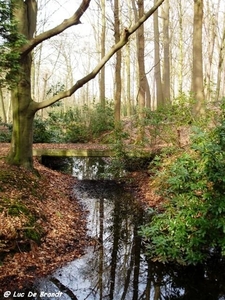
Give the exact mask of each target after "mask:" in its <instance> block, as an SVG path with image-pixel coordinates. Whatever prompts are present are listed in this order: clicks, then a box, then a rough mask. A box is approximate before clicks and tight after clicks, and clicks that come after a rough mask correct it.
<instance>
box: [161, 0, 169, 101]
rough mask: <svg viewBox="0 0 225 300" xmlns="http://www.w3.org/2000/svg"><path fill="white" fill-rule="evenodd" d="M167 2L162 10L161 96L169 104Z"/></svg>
mask: <svg viewBox="0 0 225 300" xmlns="http://www.w3.org/2000/svg"><path fill="white" fill-rule="evenodd" d="M169 10H170V6H169V0H165V2H164V6H163V9H162V18H163V54H164V60H163V94H164V99H165V103H170V38H169Z"/></svg>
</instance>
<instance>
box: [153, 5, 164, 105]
mask: <svg viewBox="0 0 225 300" xmlns="http://www.w3.org/2000/svg"><path fill="white" fill-rule="evenodd" d="M156 2H157V1H156V0H154V3H156ZM153 22H154V60H155V84H156V103H157V107H160V106H163V105H164V96H163V89H162V76H161V60H160V41H159V16H158V10H156V11H155V12H154V14H153Z"/></svg>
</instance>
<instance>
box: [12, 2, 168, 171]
mask: <svg viewBox="0 0 225 300" xmlns="http://www.w3.org/2000/svg"><path fill="white" fill-rule="evenodd" d="M31 2H32V4H33V2H34V1H33V0H32V1H31V0H26V1H24V0H12V1H11V10H12V11H11V14H12V20H13V22H14V23H15V24H16V25H15V28H16V33H17V35H18V36H20V37H21V36H22V37H24V38H25V39H22V41H23V44H22V46H21V45H20V44H19V45H18V43H15V44H14V47H12V48H11V53H18V58H17V63H18V66H19V72H18V75H17V77H16V82H15V83H14V85H13V86H12V96H11V101H12V111H13V133H12V139H11V148H10V152H9V155H8V162H9V163H11V164H14V165H19V166H24V167H26V168H28V169H33V160H32V143H33V120H34V116H35V113H36V112H37V111H38V110H40V109H44V108H46V107H48V106H50V105H52V104H54V103H56V102H57V101H59V100H61V99H64V98H66V97H69V96H71V95H72V94H74V93H75V92H76V91H77V90H78V89H79V88H81V87H82V86H83V85H85V84H86V83H87V82H88V81H90V80H92V79H93V78H94V77H95V76H96V75H97V74H98V73H99V71H100V70H101V69H102V68H103V67H104V65H105V64H106V62H107V61H108V60H109V59H110V58H111V57H112V56H113V55H114V54H115V53H116V52H117V51H119V50H120V49H121V48H122V47H123V46H124V45H125V44H126V43H127V42H128V39H129V36H130V35H131V34H132V33H134V32H135V31H136V30H137V29H138V28H139V27H140V26H141V25H142V24H143V23H144V22H145V21H146V20H147V19H148V18H149V17H150V16H151V15H152V14H153V13H154V12H155V11H156V10H157V8H158V7H159V6H160V5H161V4H162V3H163V2H164V0H159V1H157V3H155V5H154V6H153V7H152V8H151V9H149V10H148V11H147V12H146V13H145V14H144V15H143V16H142V17H141V18H140V19H139V20H138V22H136V23H135V24H134V25H133V26H131V27H129V28H124V29H123V30H122V33H121V34H120V39H119V41H118V42H117V43H116V44H115V45H114V46H113V47H112V48H111V49H110V50H109V52H108V53H107V54H106V55H105V56H104V57H103V58H102V59H101V60H100V62H99V63H98V64H97V65H96V67H95V68H94V69H93V70H92V71H91V72H90V73H89V74H87V75H86V76H84V77H83V78H81V79H80V80H78V81H77V82H76V83H75V84H74V85H73V86H72V87H71V88H69V89H68V90H65V91H61V92H59V93H58V94H57V95H54V96H52V97H50V98H47V99H45V100H43V101H42V102H35V101H34V100H33V99H32V97H31V95H32V94H31V64H32V55H31V53H32V50H33V49H34V48H35V47H37V46H38V45H40V44H41V43H42V42H43V41H45V40H47V39H49V38H51V37H53V36H56V35H58V34H60V33H62V32H63V31H65V30H66V29H67V28H69V27H71V26H75V25H78V24H80V23H81V21H80V18H81V17H82V15H83V14H84V13H85V12H86V10H87V9H88V7H89V5H90V2H91V0H83V1H81V4H80V6H79V7H78V9H77V10H76V11H75V12H74V14H73V15H72V16H71V17H70V18H68V19H65V20H64V21H63V22H62V23H61V24H59V25H57V26H56V27H54V28H52V29H50V30H47V31H45V32H42V33H40V34H38V35H37V36H35V37H32V36H33V34H34V31H35V26H34V25H35V24H33V23H32V22H33V21H34V20H35V19H36V13H37V12H36V11H35V10H34V9H33V10H30V9H28V8H29V5H31ZM34 13H35V16H33V15H32V14H34ZM31 23H32V24H31ZM31 25H32V26H31ZM30 28H32V31H31V30H30Z"/></svg>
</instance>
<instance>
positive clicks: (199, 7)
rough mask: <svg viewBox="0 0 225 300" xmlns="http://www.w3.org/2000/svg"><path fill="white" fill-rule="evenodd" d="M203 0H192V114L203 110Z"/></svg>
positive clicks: (200, 112) (201, 113)
mask: <svg viewBox="0 0 225 300" xmlns="http://www.w3.org/2000/svg"><path fill="white" fill-rule="evenodd" d="M202 20H203V0H194V23H193V24H194V25H193V66H192V93H193V97H194V99H195V100H196V103H195V105H194V111H193V112H194V115H196V116H197V115H199V114H200V115H203V114H204V112H205V97H204V87H203V62H202Z"/></svg>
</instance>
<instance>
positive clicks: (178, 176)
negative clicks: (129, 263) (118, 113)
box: [141, 120, 225, 264]
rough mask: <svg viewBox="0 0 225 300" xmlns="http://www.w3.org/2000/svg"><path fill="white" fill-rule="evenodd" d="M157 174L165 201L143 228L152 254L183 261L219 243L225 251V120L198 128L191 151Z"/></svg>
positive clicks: (200, 256) (205, 255)
mask: <svg viewBox="0 0 225 300" xmlns="http://www.w3.org/2000/svg"><path fill="white" fill-rule="evenodd" d="M157 167H158V165H157ZM156 176H157V186H158V189H160V194H161V195H162V196H163V197H164V199H165V204H164V206H163V212H160V213H159V212H157V211H155V212H154V213H152V211H151V216H150V222H149V223H147V224H146V225H145V226H143V227H142V228H141V234H142V235H143V237H144V238H145V239H146V240H147V241H148V243H147V253H148V255H149V256H150V257H151V258H154V259H155V260H159V261H177V262H179V263H183V264H189V263H198V262H202V261H204V260H206V259H207V258H208V257H209V256H210V255H211V253H212V252H213V250H215V249H216V250H219V251H220V252H221V254H222V255H225V121H224V120H222V122H221V124H220V125H219V126H218V127H217V128H215V129H214V130H211V131H203V130H200V129H198V128H195V134H194V136H193V139H192V146H191V149H190V151H189V152H188V153H182V154H180V155H179V156H178V157H177V158H176V159H170V162H169V163H168V165H167V166H166V167H164V168H162V169H161V170H160V171H159V172H158V174H157V175H156Z"/></svg>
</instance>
